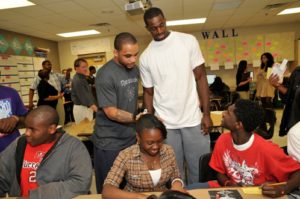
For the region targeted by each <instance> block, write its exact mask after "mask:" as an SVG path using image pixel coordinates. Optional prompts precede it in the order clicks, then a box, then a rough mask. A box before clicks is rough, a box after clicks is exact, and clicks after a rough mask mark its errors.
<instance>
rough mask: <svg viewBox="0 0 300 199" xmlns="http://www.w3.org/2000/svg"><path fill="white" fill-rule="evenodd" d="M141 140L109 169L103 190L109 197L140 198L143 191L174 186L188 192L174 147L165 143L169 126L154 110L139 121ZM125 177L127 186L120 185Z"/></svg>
mask: <svg viewBox="0 0 300 199" xmlns="http://www.w3.org/2000/svg"><path fill="white" fill-rule="evenodd" d="M136 131H137V135H136V136H137V141H138V143H137V144H135V145H133V146H131V147H128V148H127V149H125V150H123V151H121V152H120V154H119V155H118V157H117V158H116V160H115V162H114V164H113V166H112V168H111V170H110V172H109V173H108V175H107V177H106V179H105V182H104V187H103V191H102V197H103V198H105V199H122V198H138V199H146V198H147V197H148V196H147V195H146V194H143V193H141V192H161V191H165V190H167V184H168V183H170V184H171V189H172V190H178V191H182V192H185V190H184V189H183V186H184V185H183V182H182V180H181V179H180V173H179V170H178V167H177V164H176V159H175V154H174V151H173V149H172V148H171V147H170V146H168V145H166V144H164V140H165V139H166V137H167V130H166V128H165V126H164V124H163V123H162V122H161V121H160V120H158V119H157V118H156V117H155V116H154V115H152V114H145V115H143V116H141V117H140V118H139V120H138V121H137V124H136ZM123 179H125V180H126V186H125V188H124V189H123V190H121V189H120V188H119V186H120V184H121V183H122V181H123Z"/></svg>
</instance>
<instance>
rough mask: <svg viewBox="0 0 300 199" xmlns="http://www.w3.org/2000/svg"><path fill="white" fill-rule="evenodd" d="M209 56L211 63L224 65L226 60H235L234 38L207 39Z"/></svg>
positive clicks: (209, 62) (207, 58)
mask: <svg viewBox="0 0 300 199" xmlns="http://www.w3.org/2000/svg"><path fill="white" fill-rule="evenodd" d="M206 50H207V57H206V62H207V64H208V66H209V65H212V64H219V65H224V64H225V63H226V62H235V47H234V38H232V37H231V38H224V39H208V40H206Z"/></svg>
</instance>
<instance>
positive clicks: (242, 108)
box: [234, 99, 265, 133]
mask: <svg viewBox="0 0 300 199" xmlns="http://www.w3.org/2000/svg"><path fill="white" fill-rule="evenodd" d="M234 104H235V109H234V114H235V116H236V118H237V120H238V121H240V122H242V124H243V126H244V129H245V131H246V132H248V133H251V132H252V131H253V130H254V129H256V128H257V127H258V126H259V125H261V124H262V122H263V120H264V115H265V112H264V109H263V108H262V107H261V106H259V105H258V104H257V103H255V102H253V101H250V100H244V99H239V100H237V101H236V102H235V103H234Z"/></svg>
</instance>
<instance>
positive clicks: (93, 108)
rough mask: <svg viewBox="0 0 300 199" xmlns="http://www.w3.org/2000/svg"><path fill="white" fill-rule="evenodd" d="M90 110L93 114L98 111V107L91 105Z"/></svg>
mask: <svg viewBox="0 0 300 199" xmlns="http://www.w3.org/2000/svg"><path fill="white" fill-rule="evenodd" d="M90 109H92V110H93V111H94V112H95V113H96V112H97V111H98V107H97V106H96V105H95V104H93V105H91V106H90Z"/></svg>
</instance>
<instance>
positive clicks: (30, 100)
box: [28, 89, 34, 110]
mask: <svg viewBox="0 0 300 199" xmlns="http://www.w3.org/2000/svg"><path fill="white" fill-rule="evenodd" d="M33 96H34V90H33V89H29V105H28V108H29V110H32V109H33Z"/></svg>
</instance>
